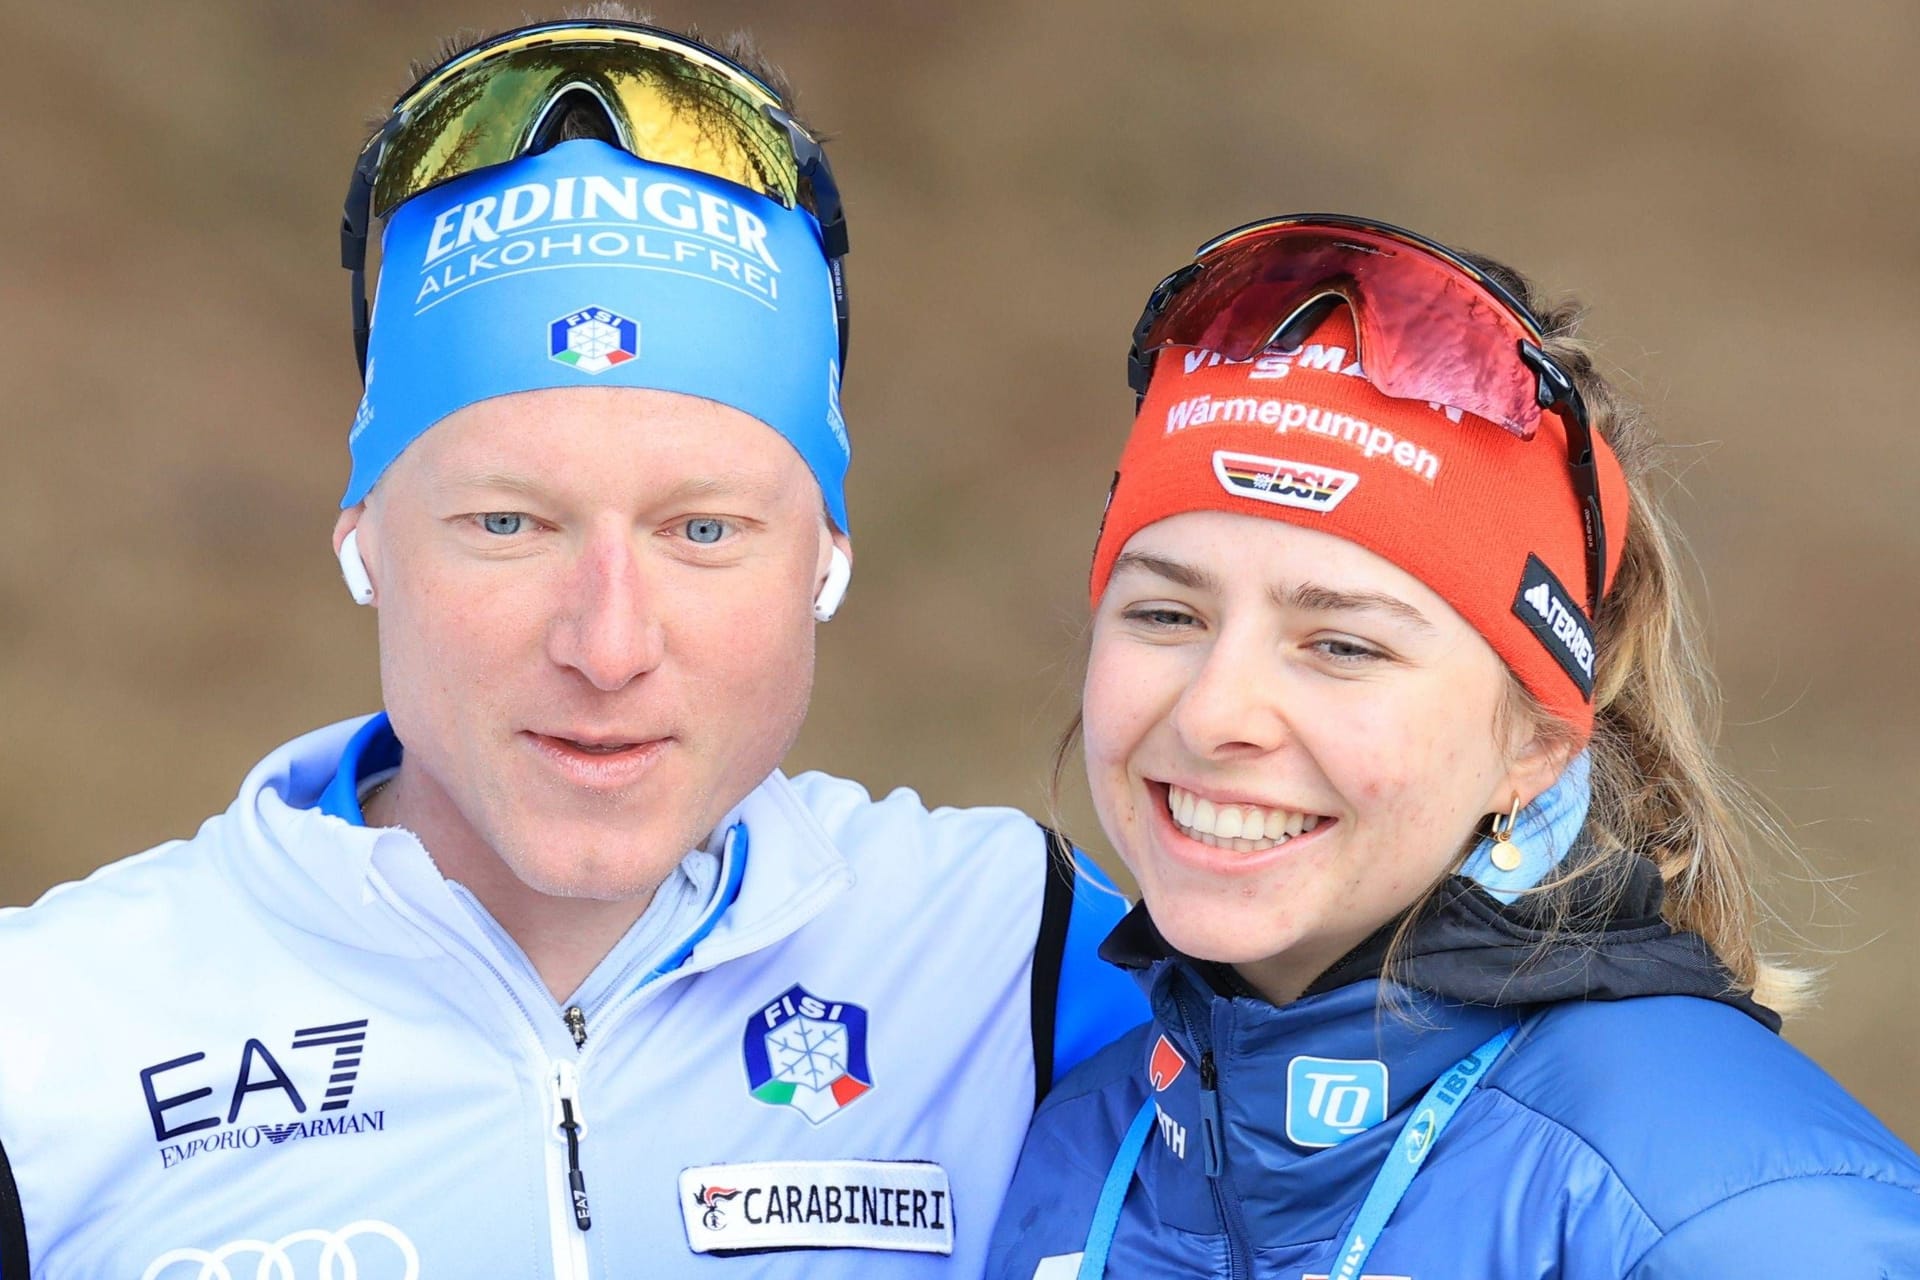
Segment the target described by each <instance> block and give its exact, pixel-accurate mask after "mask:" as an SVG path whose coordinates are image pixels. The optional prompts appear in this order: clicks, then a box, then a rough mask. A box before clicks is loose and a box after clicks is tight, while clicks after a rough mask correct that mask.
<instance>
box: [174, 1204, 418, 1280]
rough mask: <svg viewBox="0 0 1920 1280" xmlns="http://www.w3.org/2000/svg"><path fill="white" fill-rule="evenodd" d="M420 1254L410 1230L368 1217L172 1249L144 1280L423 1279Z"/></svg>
mask: <svg viewBox="0 0 1920 1280" xmlns="http://www.w3.org/2000/svg"><path fill="white" fill-rule="evenodd" d="M419 1278H420V1254H419V1251H418V1250H416V1249H415V1248H414V1247H413V1241H411V1240H409V1239H407V1237H406V1233H405V1232H403V1231H401V1230H400V1228H398V1227H396V1226H393V1225H392V1224H390V1223H386V1222H379V1221H376V1220H375V1219H372V1218H364V1219H362V1220H361V1221H359V1222H349V1223H348V1224H347V1225H346V1226H344V1227H342V1228H340V1229H339V1230H338V1231H320V1230H311V1231H295V1232H293V1233H291V1234H289V1235H284V1236H281V1237H280V1238H279V1239H278V1240H275V1241H273V1242H271V1243H269V1242H267V1241H265V1240H235V1241H233V1242H232V1243H231V1244H223V1245H221V1246H220V1247H219V1248H218V1249H170V1250H168V1251H167V1252H166V1253H163V1254H161V1255H160V1256H159V1257H157V1258H155V1259H154V1260H153V1261H152V1262H150V1263H148V1264H147V1269H146V1271H144V1272H142V1273H141V1276H140V1280H419Z"/></svg>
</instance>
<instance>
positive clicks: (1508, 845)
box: [1489, 793, 1524, 871]
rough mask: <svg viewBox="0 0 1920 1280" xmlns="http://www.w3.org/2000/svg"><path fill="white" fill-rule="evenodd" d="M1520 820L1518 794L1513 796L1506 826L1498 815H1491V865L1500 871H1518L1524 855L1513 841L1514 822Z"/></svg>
mask: <svg viewBox="0 0 1920 1280" xmlns="http://www.w3.org/2000/svg"><path fill="white" fill-rule="evenodd" d="M1519 821H1520V796H1519V795H1518V793H1516V794H1515V795H1514V797H1513V811H1512V812H1510V813H1509V814H1507V824H1506V826H1504V827H1503V826H1501V825H1500V815H1499V814H1497V813H1496V814H1494V815H1493V853H1492V854H1491V855H1489V856H1490V857H1491V858H1492V859H1493V865H1494V866H1496V867H1498V868H1500V870H1502V871H1518V870H1519V869H1520V864H1521V862H1522V861H1524V856H1523V855H1522V854H1521V852H1520V846H1519V845H1517V844H1515V843H1514V842H1513V828H1514V824H1515V823H1517V822H1519Z"/></svg>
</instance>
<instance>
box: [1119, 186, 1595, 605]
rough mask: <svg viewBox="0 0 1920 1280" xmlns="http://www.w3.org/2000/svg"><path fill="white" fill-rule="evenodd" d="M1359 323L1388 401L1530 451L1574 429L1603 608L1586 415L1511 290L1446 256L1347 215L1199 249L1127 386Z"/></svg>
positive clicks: (1395, 230) (1375, 379) (1292, 221)
mask: <svg viewBox="0 0 1920 1280" xmlns="http://www.w3.org/2000/svg"><path fill="white" fill-rule="evenodd" d="M1341 305H1345V306H1346V307H1348V308H1349V309H1350V310H1351V311H1352V313H1353V324H1354V329H1355V332H1356V334H1357V336H1358V342H1359V349H1360V363H1361V366H1362V368H1363V369H1365V371H1366V375H1367V379H1368V381H1370V382H1371V383H1373V385H1374V386H1375V387H1377V388H1379V390H1380V392H1381V393H1382V394H1384V395H1389V396H1393V397H1395V398H1396V399H1402V400H1422V401H1427V402H1429V403H1433V404H1441V405H1446V406H1447V407H1449V408H1453V409H1460V410H1463V411H1465V412H1467V413H1470V414H1473V415H1474V416H1475V417H1478V418H1484V419H1486V420H1487V421H1489V422H1492V423H1494V424H1496V425H1498V426H1500V427H1504V428H1505V429H1506V430H1508V431H1510V432H1512V433H1513V434H1514V435H1516V436H1518V437H1520V438H1521V439H1522V440H1531V439H1532V438H1533V436H1534V433H1535V431H1536V430H1537V429H1538V427H1539V424H1540V415H1541V414H1542V413H1544V412H1548V411H1554V412H1557V413H1559V415H1560V418H1561V420H1562V421H1563V422H1564V423H1565V424H1566V434H1567V466H1568V470H1569V472H1570V473H1571V476H1572V480H1573V488H1574V493H1575V494H1576V496H1577V497H1578V498H1579V501H1580V515H1581V524H1582V531H1583V533H1584V535H1585V538H1586V549H1587V609H1588V615H1589V617H1591V616H1593V615H1595V614H1597V613H1598V612H1599V609H1600V597H1601V592H1602V589H1603V586H1604V584H1605V581H1606V534H1605V528H1606V526H1605V524H1604V522H1603V519H1602V516H1601V511H1600V479H1599V474H1598V472H1597V471H1596V469H1595V466H1594V457H1593V433H1592V429H1591V428H1590V427H1589V425H1588V421H1587V406H1586V403H1585V401H1583V400H1582V399H1581V397H1580V392H1579V390H1578V389H1577V388H1576V387H1575V386H1574V385H1573V379H1572V378H1571V377H1570V376H1569V375H1568V373H1567V371H1566V369H1565V368H1563V367H1562V366H1561V365H1560V363H1559V362H1558V361H1556V360H1555V359H1554V358H1553V357H1552V356H1550V355H1548V354H1547V353H1546V352H1545V350H1543V349H1542V348H1543V343H1544V341H1545V339H1544V337H1543V336H1542V334H1541V331H1540V324H1539V322H1538V321H1537V320H1535V319H1534V318H1533V316H1532V315H1531V314H1530V313H1529V312H1528V311H1527V309H1526V307H1525V306H1524V305H1523V304H1522V303H1521V302H1520V300H1519V299H1517V298H1515V297H1514V296H1513V294H1512V293H1511V292H1509V291H1508V290H1507V289H1506V288H1505V287H1504V286H1503V285H1501V284H1500V282H1499V281H1497V280H1495V279H1493V278H1492V277H1490V276H1488V275H1487V274H1485V273H1484V272H1482V271H1481V270H1479V269H1478V268H1477V267H1475V266H1474V265H1473V264H1472V263H1470V262H1468V261H1467V260H1466V259H1464V258H1462V257H1461V256H1460V255H1459V254H1457V253H1455V252H1454V251H1453V250H1451V249H1448V248H1447V247H1446V246H1444V245H1440V244H1436V243H1434V242H1433V241H1431V240H1428V239H1426V238H1424V237H1422V236H1418V235H1415V234H1414V233H1413V232H1411V231H1405V230H1402V229H1401V228H1399V227H1394V226H1389V225H1388V224H1386V223H1384V222H1374V221H1371V220H1370V219H1366V218H1355V217H1349V216H1346V215H1342V214H1319V213H1313V214H1294V215H1290V216H1287V217H1281V218H1267V219H1263V220H1261V221H1259V222H1251V223H1248V224H1247V225H1246V226H1243V227H1238V228H1236V229H1234V230H1232V231H1229V232H1227V233H1226V234H1225V235H1222V236H1218V237H1216V238H1214V239H1213V240H1210V241H1208V242H1207V243H1206V244H1204V245H1202V246H1200V249H1199V250H1198V252H1196V253H1195V254H1194V260H1193V261H1192V262H1191V263H1189V264H1188V265H1186V266H1184V267H1182V268H1181V269H1180V270H1178V271H1176V272H1174V273H1173V274H1172V275H1170V276H1168V277H1167V278H1166V279H1164V280H1162V281H1161V282H1160V283H1159V285H1157V286H1156V287H1155V288H1154V291H1153V293H1152V295H1151V296H1149V297H1148V299H1147V305H1146V307H1145V309H1144V310H1143V311H1142V312H1141V313H1140V321H1139V323H1138V324H1136V325H1135V326H1134V330H1133V345H1132V348H1131V349H1130V350H1129V351H1128V353H1127V381H1128V383H1129V385H1131V386H1132V387H1133V391H1134V398H1135V404H1136V405H1138V403H1139V402H1140V400H1142V399H1143V398H1144V397H1145V396H1146V392H1147V383H1148V381H1149V379H1151V377H1152V375H1153V363H1154V356H1155V354H1156V353H1157V352H1159V350H1160V349H1161V348H1162V347H1169V346H1178V347H1203V348H1205V349H1207V350H1209V351H1215V352H1218V353H1219V354H1220V355H1222V356H1225V357H1226V358H1227V359H1229V360H1250V359H1252V358H1253V357H1254V356H1255V355H1257V354H1259V353H1260V352H1262V351H1265V350H1267V349H1268V348H1278V349H1280V350H1290V349H1292V348H1294V347H1298V346H1299V345H1300V344H1301V342H1303V341H1305V340H1306V338H1307V336H1308V335H1310V334H1311V333H1312V332H1313V331H1314V329H1316V328H1317V327H1318V326H1319V324H1320V321H1321V320H1322V319H1323V318H1325V316H1326V315H1327V313H1328V311H1330V310H1331V309H1332V308H1334V307H1337V306H1341Z"/></svg>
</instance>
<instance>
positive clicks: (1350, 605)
mask: <svg viewBox="0 0 1920 1280" xmlns="http://www.w3.org/2000/svg"><path fill="white" fill-rule="evenodd" d="M1269 594H1270V595H1272V597H1273V602H1274V603H1275V604H1277V605H1279V606H1280V607H1281V608H1282V609H1300V610H1304V611H1306V612H1310V613H1344V612H1353V611H1360V612H1370V613H1384V614H1387V615H1389V616H1391V617H1394V618H1398V619H1399V620H1400V621H1402V622H1405V623H1408V624H1410V625H1412V626H1415V627H1418V628H1420V629H1421V630H1422V631H1432V630H1433V629H1434V627H1433V624H1432V623H1431V622H1429V621H1427V616H1426V615H1425V614H1423V613H1421V612H1420V611H1419V610H1418V609H1416V608H1414V607H1413V606H1412V605H1410V604H1408V603H1407V602H1406V601H1404V600H1401V599H1398V598H1396V597H1394V596H1390V595H1386V594H1385V593H1383V592H1379V591H1339V590H1336V589H1335V588H1333V587H1325V586H1321V585H1320V584H1318V583H1314V582H1303V583H1300V584H1299V585H1297V586H1293V587H1274V588H1272V589H1271V591H1270V592H1269Z"/></svg>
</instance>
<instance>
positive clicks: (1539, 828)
mask: <svg viewBox="0 0 1920 1280" xmlns="http://www.w3.org/2000/svg"><path fill="white" fill-rule="evenodd" d="M1592 776H1593V759H1592V757H1591V756H1590V755H1588V753H1587V752H1585V751H1582V752H1581V753H1580V754H1579V755H1577V756H1575V757H1574V758H1573V759H1572V760H1571V761H1569V762H1568V764H1567V767H1566V769H1565V770H1564V771H1562V772H1561V774H1560V777H1559V779H1558V780H1556V781H1555V782H1554V784H1553V785H1552V786H1551V787H1548V788H1547V789H1546V790H1545V791H1543V792H1541V793H1540V795H1539V796H1538V797H1537V798H1536V799H1535V800H1534V802H1533V803H1532V804H1530V805H1528V806H1527V807H1526V808H1524V809H1522V810H1521V811H1520V816H1519V817H1518V818H1517V819H1516V820H1515V821H1514V824H1513V836H1512V840H1513V843H1514V844H1515V845H1516V846H1517V847H1518V848H1519V850H1520V865H1519V866H1518V867H1515V868H1514V869H1513V870H1512V871H1502V870H1501V869H1500V868H1498V867H1496V866H1494V865H1493V841H1491V840H1485V839H1483V840H1481V841H1480V843H1479V845H1478V846H1477V847H1476V848H1475V849H1474V851H1473V852H1472V853H1471V854H1470V855H1468V857H1467V861H1466V863H1465V865H1463V866H1462V867H1461V868H1460V874H1461V875H1463V876H1465V877H1466V878H1467V879H1469V880H1472V881H1474V882H1476V883H1477V884H1479V885H1480V886H1481V887H1482V888H1483V889H1485V890H1486V891H1487V892H1488V893H1490V894H1492V895H1493V896H1494V897H1495V898H1497V899H1498V900H1499V901H1500V902H1502V903H1504V904H1506V905H1507V906H1512V905H1513V904H1514V902H1515V901H1516V900H1517V899H1518V898H1519V897H1520V895H1521V893H1523V892H1524V891H1526V890H1528V889H1531V888H1533V887H1534V886H1535V885H1537V884H1539V883H1540V882H1541V881H1542V880H1545V879H1546V878H1547V875H1548V873H1549V872H1551V871H1552V870H1553V869H1554V868H1555V867H1557V866H1559V865H1560V863H1561V860H1562V859H1564V858H1565V857H1566V856H1567V854H1568V852H1569V851H1570V850H1571V849H1572V848H1573V842H1574V841H1575V840H1577V839H1578V838H1579V836H1580V831H1581V829H1582V828H1583V827H1584V826H1585V825H1586V821H1587V808H1588V806H1589V805H1590V804H1591V802H1592V799H1593V789H1592Z"/></svg>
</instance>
